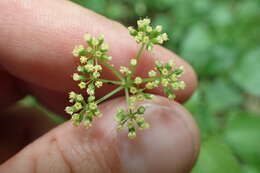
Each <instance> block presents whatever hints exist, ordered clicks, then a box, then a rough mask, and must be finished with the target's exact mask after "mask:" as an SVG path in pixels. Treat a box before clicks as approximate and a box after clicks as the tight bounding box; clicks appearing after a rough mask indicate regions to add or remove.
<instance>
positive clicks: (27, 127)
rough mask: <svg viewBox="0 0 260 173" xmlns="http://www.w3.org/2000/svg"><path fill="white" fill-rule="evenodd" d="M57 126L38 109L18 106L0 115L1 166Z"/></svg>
mask: <svg viewBox="0 0 260 173" xmlns="http://www.w3.org/2000/svg"><path fill="white" fill-rule="evenodd" d="M55 126H57V123H56V122H54V121H52V120H51V119H50V118H48V117H47V115H45V113H44V112H43V111H42V110H40V109H38V108H36V107H29V106H26V105H23V104H20V103H18V104H16V105H13V106H11V107H9V108H8V109H6V110H5V111H4V112H1V114H0V153H1V154H0V164H1V163H3V162H4V161H6V160H7V159H9V158H10V157H11V156H13V155H14V154H16V153H17V152H18V151H20V150H21V149H22V148H24V147H25V145H27V144H29V143H30V142H32V141H33V140H35V139H36V138H38V137H39V136H41V135H43V134H44V133H46V132H47V131H48V130H50V129H51V128H53V127H55Z"/></svg>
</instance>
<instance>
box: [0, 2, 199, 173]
mask: <svg viewBox="0 0 260 173" xmlns="http://www.w3.org/2000/svg"><path fill="white" fill-rule="evenodd" d="M0 9H1V14H0V26H1V27H0V38H1V39H0V83H1V85H0V96H1V98H2V99H1V100H0V127H1V132H0V146H1V147H0V153H1V155H0V160H1V162H2V164H1V166H0V172H3V173H4V172H8V173H10V172H11V173H12V172H21V173H23V172H26V173H30V172H77V173H80V172H97V173H98V172H166V173H167V172H174V173H185V172H189V171H190V170H191V168H192V167H193V165H194V163H195V160H196V158H197V155H198V150H199V134H198V130H197V127H196V125H195V122H194V120H193V119H192V117H191V115H190V114H189V113H188V112H187V111H186V110H185V109H184V108H183V107H182V106H181V105H180V104H179V103H182V102H184V101H186V100H187V99H188V98H189V97H190V96H191V95H192V93H193V91H194V90H195V88H196V84H197V83H196V75H195V73H194V71H193V69H192V68H191V66H190V65H189V64H187V63H186V62H185V61H184V60H182V59H181V58H179V57H178V56H177V55H175V54H174V53H172V52H170V51H169V50H166V49H164V48H162V47H159V46H156V47H155V48H154V49H155V50H154V51H153V52H145V53H144V54H143V57H142V60H141V62H140V65H139V68H137V75H138V76H144V75H145V73H146V72H147V70H149V69H151V68H152V67H153V63H154V60H155V59H158V60H162V61H167V60H168V59H169V58H173V59H174V60H175V61H176V63H177V65H183V66H184V68H185V72H184V74H183V76H182V80H184V81H185V83H186V85H187V87H186V89H185V90H182V91H178V92H176V94H177V99H176V101H177V102H179V103H177V102H172V101H168V100H167V99H165V98H164V97H162V95H163V94H162V92H161V90H160V89H157V90H154V91H152V92H153V93H155V94H157V96H156V99H155V100H153V101H152V102H147V103H145V104H147V105H148V109H147V111H146V113H145V117H146V118H147V120H148V122H149V123H150V124H151V128H150V129H148V130H145V131H140V132H138V133H137V134H138V136H137V138H136V139H134V140H129V139H128V138H127V135H126V132H125V131H122V132H118V131H116V130H115V129H114V122H113V115H114V114H115V110H116V107H118V106H119V107H124V106H125V101H124V98H122V97H121V95H122V93H119V94H118V95H116V97H114V98H112V99H110V100H108V101H106V102H105V103H102V104H101V105H100V109H101V111H102V112H103V114H104V117H103V118H101V119H98V120H96V121H95V122H94V124H93V127H92V128H90V129H88V130H86V129H85V128H83V127H79V128H75V127H73V125H72V124H71V123H70V122H66V123H64V124H62V125H59V126H58V127H56V126H57V124H55V123H53V122H50V120H48V119H47V118H45V117H44V116H43V114H44V113H43V112H41V111H40V110H37V109H34V108H26V107H21V106H20V107H19V106H18V107H17V106H12V105H13V103H15V102H16V101H17V100H19V99H20V98H22V97H23V96H25V95H27V94H31V95H34V96H35V97H36V98H37V99H38V100H39V102H41V103H42V104H43V105H45V106H46V107H48V108H49V109H51V110H52V111H54V112H56V113H58V114H60V115H62V116H66V115H64V111H63V110H64V107H65V106H66V105H68V101H67V92H68V91H71V90H74V91H78V88H77V86H76V84H75V82H73V81H72V79H71V74H72V73H73V72H74V69H75V66H76V60H75V58H74V57H72V55H71V50H72V48H73V47H74V45H77V44H84V43H83V41H82V40H83V39H82V36H83V34H84V33H86V32H89V33H91V34H93V35H95V36H98V35H99V34H101V33H102V34H104V36H105V41H106V42H107V43H108V44H109V46H110V48H109V54H110V55H111V56H113V59H112V61H111V63H112V64H114V65H115V67H116V68H118V67H119V66H120V65H127V64H128V62H129V59H130V58H132V57H133V56H134V55H135V54H136V51H137V46H136V44H135V42H134V41H133V39H132V38H131V37H130V36H129V34H128V31H127V29H126V28H125V27H124V26H123V25H121V24H119V23H117V22H114V21H111V20H109V19H107V18H105V17H103V16H100V15H98V14H96V13H94V12H92V11H89V10H87V9H85V8H82V7H80V6H78V5H76V4H73V3H72V2H69V1H64V0H44V1H40V0H23V1H18V0H1V1H0ZM102 77H104V78H110V79H113V76H112V75H111V73H110V72H109V71H107V69H104V73H103V74H102ZM111 89H112V88H111V86H104V87H102V89H100V90H98V96H102V95H103V94H105V93H107V92H108V91H109V90H111ZM54 127H55V128H54ZM50 129H52V130H50ZM6 132H10V133H8V134H9V135H6ZM41 135H42V136H41ZM39 136H41V137H40V138H39ZM18 151H19V152H18ZM2 153H4V154H2Z"/></svg>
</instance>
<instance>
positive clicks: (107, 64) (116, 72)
mask: <svg viewBox="0 0 260 173" xmlns="http://www.w3.org/2000/svg"><path fill="white" fill-rule="evenodd" d="M101 63H102V64H103V65H105V66H107V67H108V68H109V69H110V70H111V71H112V72H113V73H114V75H116V76H117V77H118V78H119V79H120V80H121V81H123V80H124V79H123V77H122V75H121V74H120V73H119V72H118V71H117V70H116V69H115V68H114V67H113V66H112V65H111V64H109V63H107V62H106V61H101Z"/></svg>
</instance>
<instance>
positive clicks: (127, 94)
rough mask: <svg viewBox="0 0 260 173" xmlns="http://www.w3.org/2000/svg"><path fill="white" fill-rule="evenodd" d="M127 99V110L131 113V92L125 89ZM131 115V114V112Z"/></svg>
mask: <svg viewBox="0 0 260 173" xmlns="http://www.w3.org/2000/svg"><path fill="white" fill-rule="evenodd" d="M125 99H126V103H127V109H128V111H129V112H130V109H129V108H130V103H129V91H128V88H125ZM130 113H131V112H130Z"/></svg>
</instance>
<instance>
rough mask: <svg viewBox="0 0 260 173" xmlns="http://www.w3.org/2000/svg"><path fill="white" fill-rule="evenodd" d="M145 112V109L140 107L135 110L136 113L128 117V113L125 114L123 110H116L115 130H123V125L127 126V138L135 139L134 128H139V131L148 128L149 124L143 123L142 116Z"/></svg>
mask: <svg viewBox="0 0 260 173" xmlns="http://www.w3.org/2000/svg"><path fill="white" fill-rule="evenodd" d="M144 112H145V107H144V106H140V107H138V108H137V110H136V111H134V112H131V114H130V115H129V112H126V111H125V110H124V109H118V110H117V114H116V116H115V120H116V121H117V122H118V124H117V129H119V130H120V129H123V128H124V125H125V124H127V128H128V137H129V138H135V137H136V126H137V127H139V129H141V130H143V129H147V128H149V126H150V125H149V123H148V122H146V121H145V119H144V117H143V116H142V114H144Z"/></svg>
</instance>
